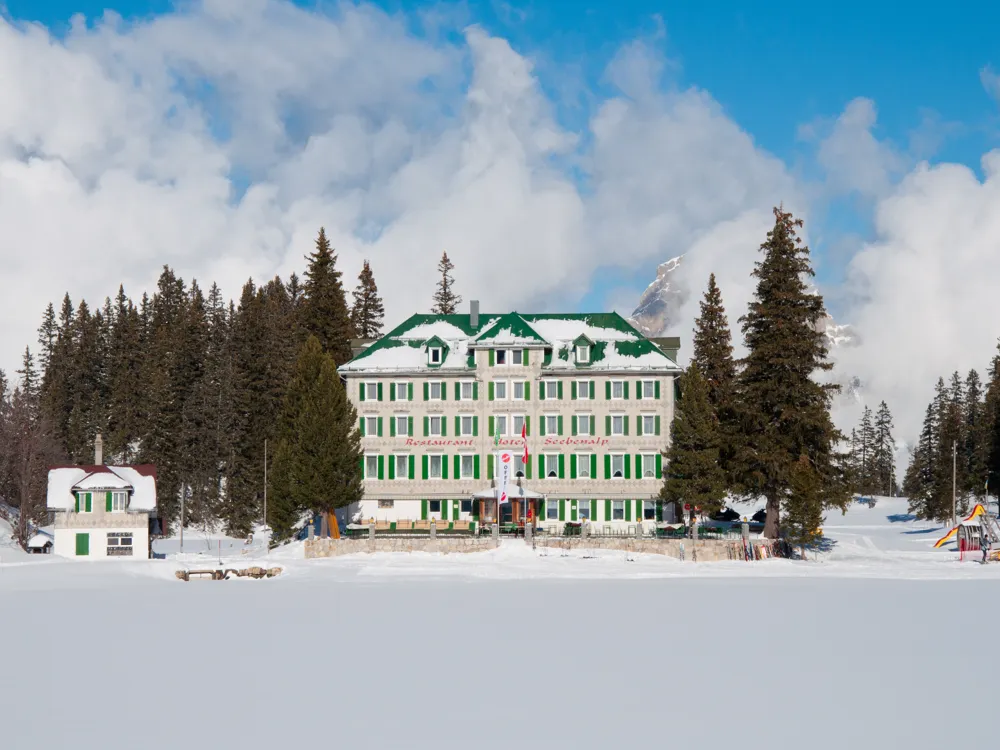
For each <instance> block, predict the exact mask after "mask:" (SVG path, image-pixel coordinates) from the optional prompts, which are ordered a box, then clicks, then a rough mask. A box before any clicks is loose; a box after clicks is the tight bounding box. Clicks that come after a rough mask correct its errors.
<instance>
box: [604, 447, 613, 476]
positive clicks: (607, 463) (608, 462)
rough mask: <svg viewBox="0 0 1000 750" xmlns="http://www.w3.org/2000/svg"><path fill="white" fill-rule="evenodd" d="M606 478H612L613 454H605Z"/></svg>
mask: <svg viewBox="0 0 1000 750" xmlns="http://www.w3.org/2000/svg"><path fill="white" fill-rule="evenodd" d="M604 478H605V479H611V454H610V453H605V454H604Z"/></svg>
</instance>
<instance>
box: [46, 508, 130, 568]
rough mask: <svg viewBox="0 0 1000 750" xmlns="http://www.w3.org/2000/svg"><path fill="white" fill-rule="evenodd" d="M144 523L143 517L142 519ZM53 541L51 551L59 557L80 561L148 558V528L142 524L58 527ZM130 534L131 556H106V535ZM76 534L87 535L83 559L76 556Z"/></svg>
mask: <svg viewBox="0 0 1000 750" xmlns="http://www.w3.org/2000/svg"><path fill="white" fill-rule="evenodd" d="M143 521H145V517H143ZM54 531H55V541H54V543H53V548H52V551H53V553H54V554H56V555H59V556H60V557H69V558H74V559H81V560H97V559H105V558H108V557H113V558H114V559H120V560H136V559H139V560H146V559H148V558H149V526H148V524H147V523H144V524H143V525H142V526H141V527H140V526H133V527H124V526H113V527H112V526H105V527H99V528H95V527H77V528H72V527H60V526H57V527H56V528H55V530H54ZM110 533H114V534H122V533H131V534H132V554H131V555H119V556H114V555H108V534H110ZM77 534H88V535H89V537H90V538H89V544H88V547H89V551H88V554H87V555H86V556H85V557H82V556H79V555H77V554H76V549H77V547H76V542H77V539H76V538H77Z"/></svg>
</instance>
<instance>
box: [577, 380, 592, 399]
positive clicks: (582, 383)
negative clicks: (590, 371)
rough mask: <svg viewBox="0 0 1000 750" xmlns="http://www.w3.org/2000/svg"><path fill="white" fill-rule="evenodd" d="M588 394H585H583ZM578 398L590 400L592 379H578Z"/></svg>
mask: <svg viewBox="0 0 1000 750" xmlns="http://www.w3.org/2000/svg"><path fill="white" fill-rule="evenodd" d="M584 393H586V394H587V395H586V396H584V395H583V394H584ZM576 398H577V401H590V400H591V398H590V381H589V380H577V381H576Z"/></svg>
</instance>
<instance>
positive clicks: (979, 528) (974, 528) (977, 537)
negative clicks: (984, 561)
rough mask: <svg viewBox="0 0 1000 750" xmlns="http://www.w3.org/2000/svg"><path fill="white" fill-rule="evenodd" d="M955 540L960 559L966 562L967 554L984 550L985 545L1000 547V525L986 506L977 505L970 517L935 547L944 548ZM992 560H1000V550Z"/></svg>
mask: <svg viewBox="0 0 1000 750" xmlns="http://www.w3.org/2000/svg"><path fill="white" fill-rule="evenodd" d="M953 540H954V541H957V543H958V552H959V557H960V559H963V560H964V559H965V553H966V552H975V551H979V550H982V549H983V545H984V544H988V545H989V546H990V547H997V546H1000V524H998V523H997V519H996V517H995V516H994V515H993V514H992V513H990V512H989V511H988V510H987V509H986V507H985V506H983V505H981V504H978V503H977V504H976V506H975V507H974V508H973V509H972V512H971V513H969V515H968V516H966V517H965V518H964V519H963V520H962V521H961V522H960V523H959V524H958V525H957V526H955V527H954V528H952V529H951V530H950V531H949V532H948V533H947V534H945V535H944V536H943V537H941V538H940V539H938V540H937V542H936V543H935V544H934V547H935V548H938V547H943V546H944V545H946V544H948V543H949V542H951V541H953ZM990 559H991V560H997V559H1000V550H997V551H994V552H992V553H991V555H990Z"/></svg>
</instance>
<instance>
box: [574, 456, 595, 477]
mask: <svg viewBox="0 0 1000 750" xmlns="http://www.w3.org/2000/svg"><path fill="white" fill-rule="evenodd" d="M591 455H592V454H590V453H576V454H574V455H573V460H574V461H576V478H577V479H593V477H591V476H590V457H591ZM581 461H582V462H583V463H582V465H581ZM581 469H583V470H584V471H586V472H587V473H586V475H584V473H583V471H581Z"/></svg>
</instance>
